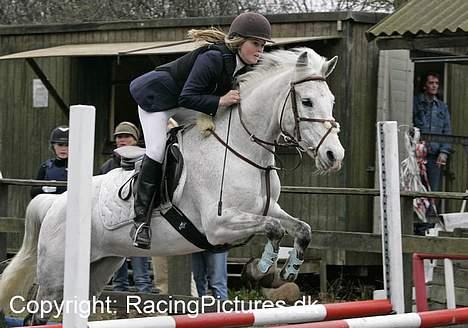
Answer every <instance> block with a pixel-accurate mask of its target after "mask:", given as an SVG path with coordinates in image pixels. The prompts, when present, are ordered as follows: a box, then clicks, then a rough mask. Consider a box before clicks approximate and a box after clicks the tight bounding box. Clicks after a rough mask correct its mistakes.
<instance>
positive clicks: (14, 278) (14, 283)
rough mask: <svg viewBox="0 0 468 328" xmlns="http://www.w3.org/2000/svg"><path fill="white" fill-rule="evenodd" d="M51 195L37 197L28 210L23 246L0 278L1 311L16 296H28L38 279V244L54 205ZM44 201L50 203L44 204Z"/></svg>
mask: <svg viewBox="0 0 468 328" xmlns="http://www.w3.org/2000/svg"><path fill="white" fill-rule="evenodd" d="M53 199H54V198H50V195H47V196H42V195H39V196H37V197H35V198H34V199H33V200H32V201H31V202H30V203H29V205H28V207H27V209H26V218H25V229H24V238H23V244H22V245H21V248H20V250H19V251H18V253H17V254H16V255H15V257H13V259H12V260H11V262H10V264H9V265H8V266H7V267H6V268H5V270H4V271H3V273H2V275H1V278H0V310H2V309H7V308H9V303H10V299H11V298H12V297H14V296H17V295H18V296H24V297H26V295H27V294H28V292H29V290H30V288H31V286H32V285H33V283H34V279H35V278H36V266H37V242H38V238H39V231H40V228H41V222H42V220H43V218H44V216H45V214H46V213H47V210H48V209H49V208H50V206H51V205H52V203H53ZM44 200H48V202H46V203H44Z"/></svg>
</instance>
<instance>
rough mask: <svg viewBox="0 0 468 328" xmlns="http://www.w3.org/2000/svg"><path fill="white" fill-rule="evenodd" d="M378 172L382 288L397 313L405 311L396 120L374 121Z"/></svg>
mask: <svg viewBox="0 0 468 328" xmlns="http://www.w3.org/2000/svg"><path fill="white" fill-rule="evenodd" d="M377 143H378V145H377V146H378V156H379V173H380V211H381V212H380V215H381V222H382V256H383V259H382V261H383V266H384V270H383V271H384V289H385V291H386V293H387V298H388V299H390V300H391V302H392V305H393V310H394V311H396V313H398V314H401V313H405V301H404V287H403V286H404V284H403V254H402V246H401V214H400V170H399V158H398V127H397V122H394V121H386V122H378V123H377Z"/></svg>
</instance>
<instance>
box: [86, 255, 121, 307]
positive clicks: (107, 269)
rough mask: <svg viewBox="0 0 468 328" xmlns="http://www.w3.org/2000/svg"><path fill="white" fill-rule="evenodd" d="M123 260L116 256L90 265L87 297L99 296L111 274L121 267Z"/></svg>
mask: <svg viewBox="0 0 468 328" xmlns="http://www.w3.org/2000/svg"><path fill="white" fill-rule="evenodd" d="M124 260H125V258H123V257H117V256H109V257H104V258H102V259H100V260H98V261H96V262H93V263H91V272H90V281H89V297H90V298H92V297H93V296H98V295H99V294H101V292H102V289H103V288H104V286H105V285H106V284H107V283H108V282H109V280H110V278H111V277H112V274H113V273H114V272H115V271H117V269H118V268H120V266H121V265H122V263H123V261H124Z"/></svg>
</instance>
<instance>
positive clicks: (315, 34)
mask: <svg viewBox="0 0 468 328" xmlns="http://www.w3.org/2000/svg"><path fill="white" fill-rule="evenodd" d="M382 17H384V16H383V15H382V14H372V13H354V12H347V13H344V12H340V13H311V14H294V15H273V16H269V17H268V18H269V20H270V21H271V22H272V26H273V38H274V39H275V40H276V41H277V43H276V44H275V45H274V46H273V47H275V48H277V47H285V48H290V47H295V46H308V47H311V48H313V49H315V50H316V51H317V52H318V53H320V54H322V55H324V56H326V57H329V58H330V57H332V56H335V55H337V56H339V62H338V65H337V68H336V70H335V71H334V73H333V74H332V75H331V76H330V78H329V85H330V87H331V90H332V91H333V92H334V94H335V96H336V105H335V117H336V119H337V120H338V121H339V122H340V124H341V126H342V131H341V134H340V137H341V140H342V142H343V144H344V147H345V149H346V158H345V162H344V167H343V169H342V170H341V171H340V172H339V173H338V174H335V175H330V176H318V175H314V174H313V172H314V170H315V169H314V166H313V163H312V161H311V160H310V159H306V160H304V163H303V165H302V166H301V167H300V168H299V169H297V170H296V171H294V172H291V173H288V174H286V175H284V176H283V177H282V180H283V185H296V186H330V187H362V188H372V187H374V173H375V164H374V163H375V129H376V125H375V123H376V115H377V111H376V106H377V70H378V59H379V57H378V50H377V47H376V46H375V45H374V44H373V43H372V44H370V45H369V44H368V41H367V39H366V36H365V32H366V31H367V30H368V29H369V28H370V27H371V26H373V25H374V24H375V23H377V22H378V21H379V20H380V19H381V18H382ZM232 19H233V17H216V18H215V17H213V18H190V19H158V20H147V21H131V22H109V23H84V24H74V25H38V26H3V27H0V52H1V53H0V55H2V57H0V76H1V83H0V170H1V172H2V173H3V176H4V177H9V178H32V177H34V176H35V174H36V170H37V169H38V166H39V164H40V163H41V162H42V161H43V160H45V159H47V158H48V157H49V156H50V155H51V154H50V151H49V146H48V136H49V133H50V131H51V129H52V128H53V127H55V126H57V125H59V124H66V123H67V121H68V106H69V105H73V104H89V105H94V106H96V109H97V117H96V146H95V169H96V172H97V168H98V167H99V166H100V164H101V163H102V162H104V160H105V159H106V158H107V156H109V154H110V152H111V150H112V130H113V127H114V126H115V125H116V124H117V123H119V122H120V121H122V120H129V121H132V122H134V123H138V119H137V112H136V105H135V103H134V102H133V100H132V99H131V97H130V95H129V92H128V85H129V82H130V81H131V80H132V79H133V78H135V77H136V76H138V75H140V74H141V73H143V72H146V71H148V70H151V69H152V68H154V67H155V66H157V65H159V64H162V63H165V62H168V61H170V60H173V59H175V58H177V57H178V56H180V55H182V54H183V53H185V52H187V51H190V50H191V49H194V47H195V46H196V45H195V44H194V43H192V42H187V41H186V40H184V38H185V36H186V33H187V31H188V30H189V29H192V28H206V27H210V26H215V27H220V28H222V29H224V30H226V29H227V28H228V27H229V24H230V22H231V21H232ZM282 156H283V158H284V160H285V163H286V165H288V166H294V165H295V162H296V161H297V160H298V159H297V157H296V156H295V155H293V154H289V153H285V154H283V155H282ZM12 191H13V192H11V197H10V201H9V205H10V206H9V208H10V213H9V215H10V216H17V217H23V216H24V209H25V206H26V205H27V202H28V201H29V191H28V188H27V187H12ZM281 204H282V206H283V207H284V208H285V209H286V210H287V211H289V212H290V213H291V214H293V215H294V216H297V217H300V218H303V219H304V220H306V221H307V222H309V223H310V224H311V226H312V227H313V229H321V230H341V231H360V232H372V229H373V228H372V226H373V199H372V198H371V197H366V196H337V195H331V196H330V195H291V194H284V195H282V198H281ZM250 251H252V252H254V250H250ZM257 251H258V250H257ZM257 251H255V253H258V252H257ZM233 252H234V254H235V255H237V256H248V255H249V254H247V253H248V252H247V251H246V250H245V248H244V250H243V251H242V252H244V253H243V254H238V253H236V252H237V251H233ZM246 252H247V253H246ZM327 257H328V262H329V263H332V264H367V263H370V262H375V260H374V261H370V260H369V258H368V257H364V256H353V254H347V253H346V252H340V253H336V252H333V253H331V252H330V253H328V256H327ZM376 258H377V261H378V260H380V256H377V257H376Z"/></svg>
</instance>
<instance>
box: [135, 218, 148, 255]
mask: <svg viewBox="0 0 468 328" xmlns="http://www.w3.org/2000/svg"><path fill="white" fill-rule="evenodd" d="M134 229H135V232H134V234H133V238H132V244H133V246H135V247H138V248H142V249H150V248H151V227H150V226H149V225H148V224H146V222H144V223H140V224H138V225H137V223H135V226H134ZM145 230H147V231H146V233H147V236H148V238H147V239H139V238H141V236H140V234H141V233H145Z"/></svg>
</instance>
